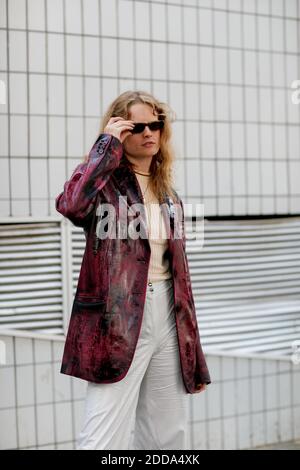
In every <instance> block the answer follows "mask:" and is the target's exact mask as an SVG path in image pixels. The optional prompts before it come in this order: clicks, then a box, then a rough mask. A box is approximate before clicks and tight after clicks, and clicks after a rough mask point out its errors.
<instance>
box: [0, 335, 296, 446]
mask: <svg viewBox="0 0 300 470" xmlns="http://www.w3.org/2000/svg"><path fill="white" fill-rule="evenodd" d="M3 344H4V345H5V347H4V348H2V350H3V349H5V352H6V361H5V364H4V365H1V367H0V383H5V384H6V385H7V386H6V387H1V390H0V422H1V423H5V426H1V427H0V449H49V450H51V449H72V448H73V447H74V445H75V440H76V438H77V436H78V433H79V431H80V428H81V420H82V412H83V406H84V395H85V387H86V382H85V381H83V380H79V379H75V378H72V377H68V376H66V375H62V374H60V373H59V370H60V364H61V356H62V350H63V339H62V338H58V337H56V338H55V337H51V336H48V337H47V338H45V339H42V336H38V335H35V334H30V333H27V335H26V333H23V332H22V333H21V332H18V333H17V332H14V333H12V332H11V333H9V332H6V333H5V334H3V332H2V333H1V336H0V346H1V345H3ZM206 359H207V362H208V367H209V370H210V373H211V377H212V384H210V385H209V391H208V392H205V393H200V394H193V395H189V396H187V399H188V401H189V409H190V419H189V431H190V444H191V449H195V450H196V449H209V450H211V449H248V448H253V447H256V446H263V445H266V444H270V443H276V442H284V441H289V440H292V439H299V438H300V395H299V387H300V370H299V365H294V364H293V363H292V361H291V360H290V358H281V359H280V358H278V359H274V358H273V359H272V358H269V359H267V358H261V357H259V356H256V357H255V355H253V356H248V357H236V356H234V355H230V354H227V353H225V354H223V355H222V354H220V353H219V352H218V355H215V354H208V355H206Z"/></svg>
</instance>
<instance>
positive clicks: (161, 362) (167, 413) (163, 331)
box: [133, 282, 190, 450]
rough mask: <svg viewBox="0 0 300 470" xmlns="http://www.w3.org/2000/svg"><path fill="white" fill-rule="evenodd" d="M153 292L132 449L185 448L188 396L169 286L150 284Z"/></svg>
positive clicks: (187, 445) (187, 443)
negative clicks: (149, 350)
mask: <svg viewBox="0 0 300 470" xmlns="http://www.w3.org/2000/svg"><path fill="white" fill-rule="evenodd" d="M156 284H157V285H156ZM154 293H155V295H154V296H153V302H152V309H151V316H152V318H153V322H154V330H153V331H154V334H155V339H154V341H155V351H154V353H153V355H152V358H151V360H150V363H149V365H148V368H147V370H146V373H145V376H144V378H143V381H142V383H141V388H140V393H139V400H138V405H137V411H136V425H135V434H134V444H133V446H134V449H147V450H151V449H173V450H175V449H179V450H181V449H182V450H184V449H189V446H190V443H189V434H188V394H187V392H186V389H185V386H184V384H183V379H182V373H181V365H180V356H179V349H178V339H177V330H176V324H175V317H174V302H173V290H172V284H170V283H166V282H165V283H159V285H158V283H154Z"/></svg>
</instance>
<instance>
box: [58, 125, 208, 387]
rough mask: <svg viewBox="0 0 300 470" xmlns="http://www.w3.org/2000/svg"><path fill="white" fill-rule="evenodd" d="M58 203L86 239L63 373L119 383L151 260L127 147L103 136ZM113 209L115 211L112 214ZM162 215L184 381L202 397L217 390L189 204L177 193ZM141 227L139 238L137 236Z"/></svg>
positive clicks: (125, 369)
mask: <svg viewBox="0 0 300 470" xmlns="http://www.w3.org/2000/svg"><path fill="white" fill-rule="evenodd" d="M120 202H121V203H120ZM55 203H56V209H57V211H58V212H60V213H61V214H63V215H64V216H65V217H67V218H68V219H69V220H71V222H72V223H73V224H74V225H76V226H80V227H83V229H84V231H85V235H86V247H85V252H84V255H83V259H82V264H81V270H80V275H79V279H78V285H77V290H76V294H75V297H74V301H73V306H72V312H71V318H70V323H69V327H68V333H67V337H66V342H65V347H64V353H63V358H62V366H61V372H62V373H64V374H68V375H72V376H75V377H80V378H82V379H85V380H88V381H91V382H96V383H112V382H117V381H119V380H122V379H123V378H124V377H125V375H126V374H127V372H128V370H129V367H130V365H131V363H132V359H133V356H134V352H135V348H136V344H137V341H138V338H139V333H140V329H141V324H142V317H143V310H144V304H145V297H146V290H147V278H148V268H149V261H150V254H151V249H150V244H149V240H148V237H147V228H146V225H147V224H146V213H145V210H143V209H144V207H145V206H144V205H143V199H142V194H141V190H140V187H139V184H138V181H137V178H136V176H135V173H134V172H133V171H132V170H131V169H130V167H129V166H128V164H126V159H125V158H124V156H123V146H122V143H121V141H120V140H119V139H117V138H116V137H114V136H112V135H110V134H100V136H99V137H98V139H97V140H96V142H95V144H94V145H93V147H92V149H91V151H90V153H89V158H88V161H87V162H86V163H80V164H79V165H78V166H77V167H76V168H75V170H74V172H73V174H72V176H71V178H70V179H69V180H68V181H67V182H66V183H65V185H64V190H63V192H62V193H61V194H59V195H58V196H57V198H56V201H55ZM105 207H106V208H107V207H109V208H111V209H112V210H111V211H106V212H105V211H104V210H102V208H105ZM135 207H138V209H139V210H138V211H135V210H132V209H133V208H135ZM161 210H162V214H163V217H164V221H165V224H166V227H167V231H168V235H169V236H168V249H167V250H166V253H165V256H167V257H168V258H169V262H170V269H171V272H172V279H173V293H174V315H175V320H176V328H177V337H178V345H179V352H180V361H181V371H182V377H183V382H184V385H185V388H186V391H187V393H197V392H198V391H199V384H201V383H207V384H208V383H210V375H209V372H208V369H207V365H206V361H205V358H204V355H203V352H202V348H201V344H200V336H199V330H198V325H197V319H196V312H195V305H194V299H193V293H192V287H191V280H190V273H189V267H188V262H187V257H186V251H185V243H186V239H185V232H184V213H183V203H182V200H181V199H180V198H179V196H178V194H177V192H176V191H175V190H174V197H170V196H169V195H166V197H165V200H164V202H163V203H161ZM178 214H179V215H178ZM124 215H126V217H124ZM109 221H110V222H111V221H113V222H114V223H109ZM135 222H138V224H137V225H136V226H137V228H138V229H139V231H140V236H139V237H138V238H134V237H132V236H131V235H129V234H130V227H129V225H130V224H131V226H132V223H135ZM105 233H106V237H105V235H104V234H105Z"/></svg>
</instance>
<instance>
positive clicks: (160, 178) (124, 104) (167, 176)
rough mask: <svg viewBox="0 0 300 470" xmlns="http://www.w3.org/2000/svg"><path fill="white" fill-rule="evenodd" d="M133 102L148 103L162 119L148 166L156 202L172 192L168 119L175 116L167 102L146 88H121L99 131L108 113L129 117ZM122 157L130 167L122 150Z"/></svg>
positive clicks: (106, 117) (105, 118)
mask: <svg viewBox="0 0 300 470" xmlns="http://www.w3.org/2000/svg"><path fill="white" fill-rule="evenodd" d="M137 103H144V104H147V105H149V106H151V108H152V110H153V114H154V115H156V116H158V119H159V120H163V121H164V127H163V129H162V130H161V131H160V132H161V134H160V149H159V151H158V152H157V154H155V155H154V156H153V158H152V162H151V166H150V173H151V178H150V184H151V188H152V190H153V192H154V194H155V195H156V197H157V198H158V200H159V202H162V201H163V200H164V196H165V195H166V194H167V195H169V196H170V197H172V196H174V188H173V186H174V180H173V164H174V160H175V151H174V148H173V144H172V142H171V137H172V127H171V122H173V121H174V120H175V117H176V116H175V112H174V111H173V110H172V109H171V108H170V106H169V105H167V104H166V103H163V102H161V101H158V100H157V99H156V98H155V97H154V96H153V95H151V94H150V93H148V92H146V91H125V92H124V93H122V94H121V95H119V96H118V97H117V98H116V99H115V100H114V101H113V102H112V103H111V104H110V105H109V107H108V109H107V111H106V112H105V114H104V116H103V118H102V121H101V126H100V130H99V135H100V134H102V133H104V129H105V127H106V125H107V123H108V121H109V120H110V119H111V118H112V117H115V116H120V117H122V118H124V119H126V120H127V119H130V107H131V106H132V105H134V104H137ZM87 158H88V155H86V156H85V161H86V160H87ZM122 161H123V163H126V164H127V165H129V166H130V167H131V168H132V167H133V165H132V163H131V162H130V161H129V160H128V159H127V158H126V156H125V155H124V154H123V157H122Z"/></svg>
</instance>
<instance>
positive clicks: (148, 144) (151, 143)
mask: <svg viewBox="0 0 300 470" xmlns="http://www.w3.org/2000/svg"><path fill="white" fill-rule="evenodd" d="M152 145H155V144H154V142H147V143H146V144H143V147H152Z"/></svg>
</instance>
